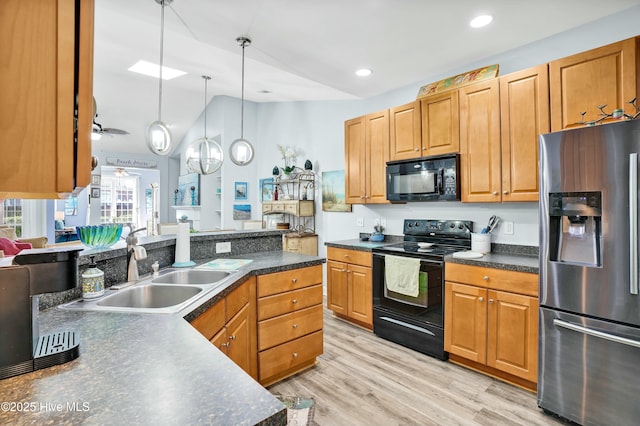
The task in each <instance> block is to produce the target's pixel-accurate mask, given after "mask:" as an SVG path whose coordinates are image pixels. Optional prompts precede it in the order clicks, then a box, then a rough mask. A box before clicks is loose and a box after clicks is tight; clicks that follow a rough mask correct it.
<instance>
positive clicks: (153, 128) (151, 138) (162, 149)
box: [145, 121, 171, 155]
mask: <svg viewBox="0 0 640 426" xmlns="http://www.w3.org/2000/svg"><path fill="white" fill-rule="evenodd" d="M145 138H146V140H147V147H148V148H149V149H150V150H151V152H153V153H154V154H157V155H167V154H169V152H170V151H171V132H169V129H168V128H167V126H166V125H165V124H164V123H163V122H162V121H154V122H152V123H150V124H149V125H148V126H147V133H146V135H145Z"/></svg>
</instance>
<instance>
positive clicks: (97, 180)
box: [91, 175, 100, 186]
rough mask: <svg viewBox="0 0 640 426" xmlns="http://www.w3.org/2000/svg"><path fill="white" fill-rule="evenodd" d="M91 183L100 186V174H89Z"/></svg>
mask: <svg viewBox="0 0 640 426" xmlns="http://www.w3.org/2000/svg"><path fill="white" fill-rule="evenodd" d="M91 185H98V186H100V175H91Z"/></svg>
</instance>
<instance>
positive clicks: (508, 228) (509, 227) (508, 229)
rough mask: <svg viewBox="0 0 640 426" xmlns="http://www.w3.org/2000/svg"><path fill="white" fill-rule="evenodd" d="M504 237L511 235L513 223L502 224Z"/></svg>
mask: <svg viewBox="0 0 640 426" xmlns="http://www.w3.org/2000/svg"><path fill="white" fill-rule="evenodd" d="M504 235H513V222H509V221H507V222H504Z"/></svg>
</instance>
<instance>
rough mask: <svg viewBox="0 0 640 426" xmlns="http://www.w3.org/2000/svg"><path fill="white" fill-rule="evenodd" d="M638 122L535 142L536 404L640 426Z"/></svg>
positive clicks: (579, 417) (588, 421)
mask: <svg viewBox="0 0 640 426" xmlns="http://www.w3.org/2000/svg"><path fill="white" fill-rule="evenodd" d="M639 155H640V120H633V121H621V122H615V123H609V124H603V125H598V126H591V127H584V128H579V129H570V130H565V131H561V132H555V133H549V134H545V135H541V136H540V328H539V330H540V347H539V368H538V405H539V406H540V407H542V408H543V409H544V410H545V411H547V412H550V413H554V414H556V415H559V416H561V417H563V418H567V419H570V420H572V421H575V422H577V423H580V424H584V425H616V426H620V425H637V424H640V295H639V294H638V281H639V278H638V261H639V254H638V229H639V223H638V161H639V160H638V156H639Z"/></svg>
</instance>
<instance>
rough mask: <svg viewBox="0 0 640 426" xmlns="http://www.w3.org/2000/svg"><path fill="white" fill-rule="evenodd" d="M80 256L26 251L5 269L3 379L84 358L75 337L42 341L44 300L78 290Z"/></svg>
mask: <svg viewBox="0 0 640 426" xmlns="http://www.w3.org/2000/svg"><path fill="white" fill-rule="evenodd" d="M80 250H82V249H78V248H76V249H69V248H66V249H62V250H56V249H45V250H25V251H23V252H21V254H18V255H16V256H15V257H14V258H13V261H12V265H11V266H5V267H0V379H5V378H7V377H12V376H17V375H19V374H24V373H29V372H31V371H35V370H40V369H42V368H46V367H51V366H54V365H58V364H63V363H65V362H68V361H71V360H73V359H76V358H77V357H78V356H79V354H80V352H79V348H78V339H77V338H76V335H75V333H73V332H71V331H62V332H58V333H53V334H47V335H43V336H40V333H39V330H38V295H39V294H42V293H54V292H59V291H65V290H70V289H73V288H74V287H76V285H77V284H78V256H79V252H80Z"/></svg>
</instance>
